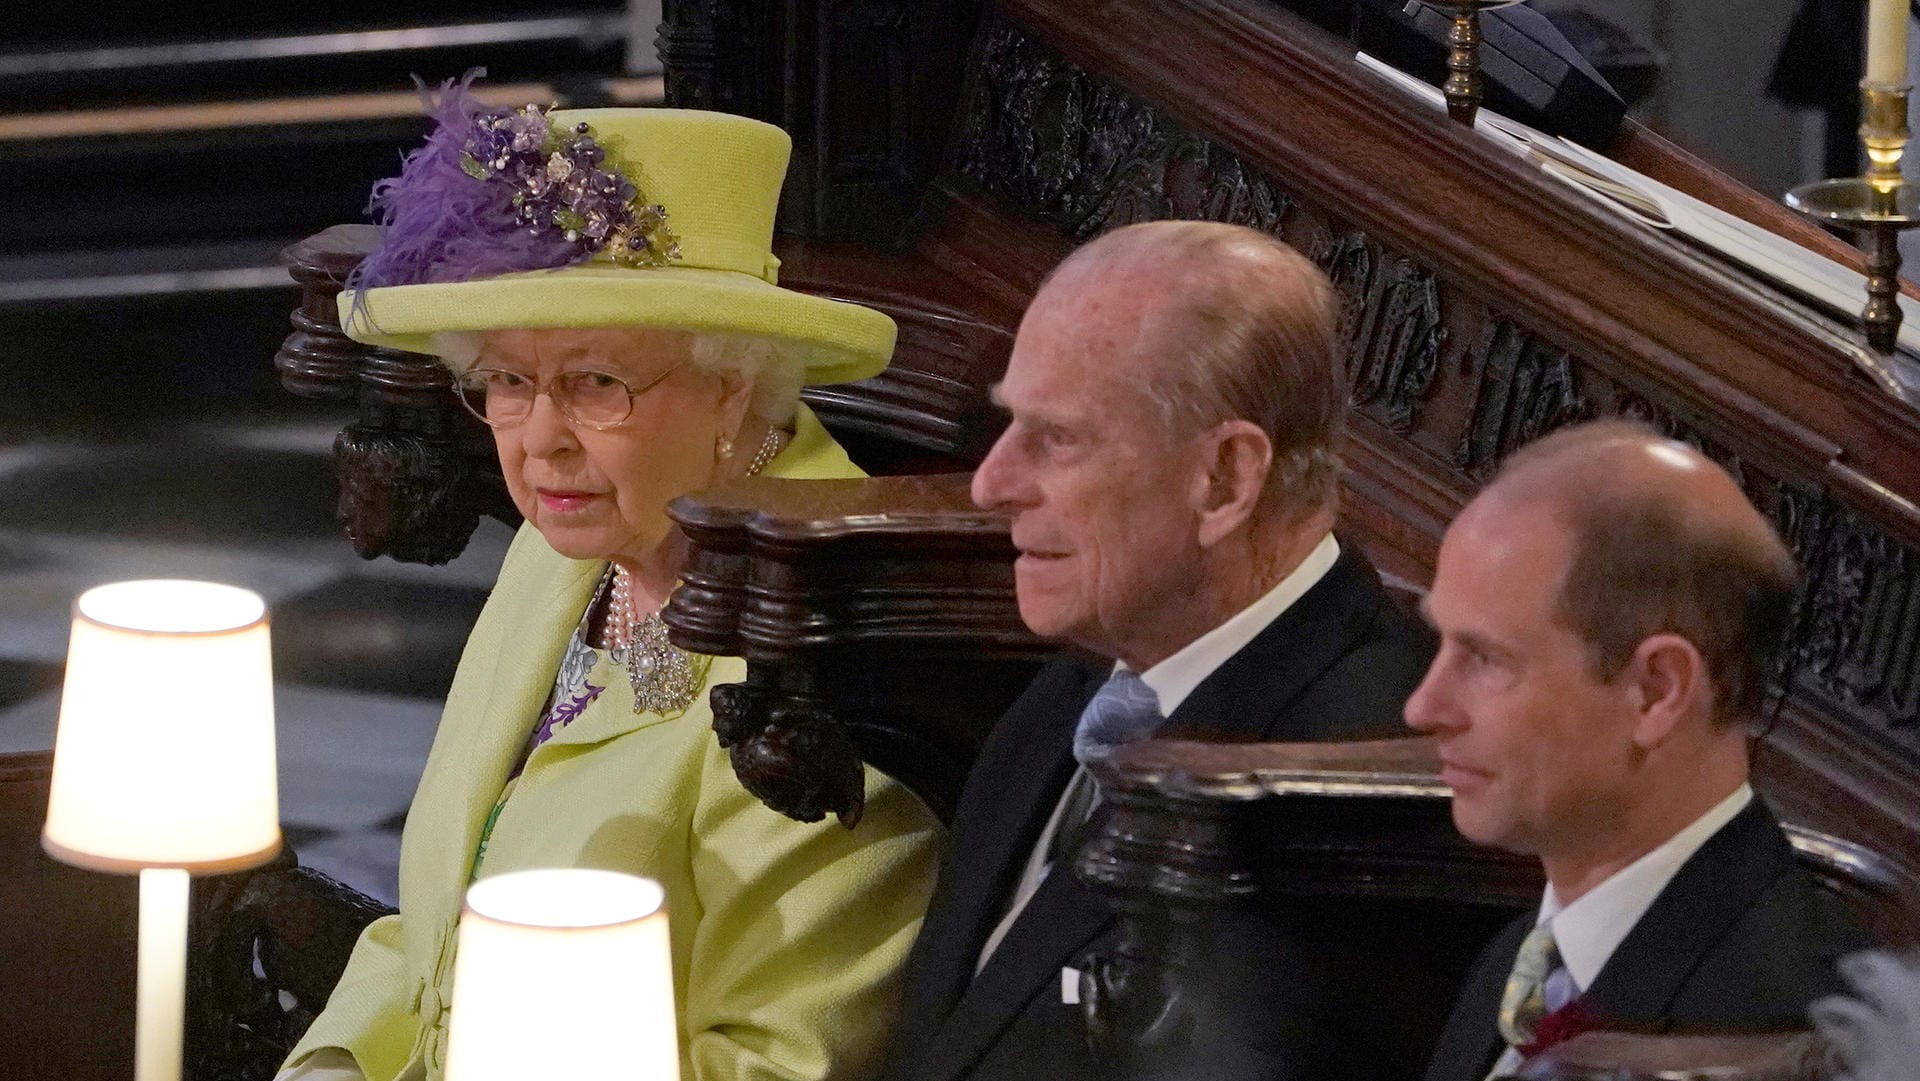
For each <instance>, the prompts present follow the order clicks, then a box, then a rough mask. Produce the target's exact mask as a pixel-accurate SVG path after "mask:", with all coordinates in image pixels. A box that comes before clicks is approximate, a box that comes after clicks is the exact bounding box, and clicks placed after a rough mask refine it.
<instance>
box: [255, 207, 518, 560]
mask: <svg viewBox="0 0 1920 1081" xmlns="http://www.w3.org/2000/svg"><path fill="white" fill-rule="evenodd" d="M377 238H378V233H377V232H376V231H375V229H374V227H372V226H364V225H342V226H335V227H334V228H332V229H328V230H326V231H324V232H322V233H319V234H316V235H315V236H313V237H309V238H308V239H307V240H304V241H302V242H300V243H298V244H295V245H293V246H292V247H290V248H288V249H287V250H286V251H285V252H284V253H282V259H283V260H284V261H285V262H286V264H287V267H288V271H289V273H291V274H292V275H293V278H294V280H295V281H297V282H299V283H300V286H301V291H302V296H301V302H300V307H299V309H298V310H296V311H295V312H294V315H293V326H294V332H293V334H291V335H289V336H288V338H287V341H286V343H285V344H284V345H283V346H282V347H281V349H280V352H279V354H278V355H276V356H275V357H274V366H275V367H276V368H277V369H278V370H279V371H280V378H281V384H282V385H283V386H285V387H286V388H287V389H288V390H290V391H292V392H293V393H295V394H298V395H301V396H302V397H308V398H325V399H346V400H351V401H354V402H355V403H356V404H357V405H358V408H359V419H358V420H357V421H355V422H354V423H352V424H350V425H348V426H347V427H346V428H345V429H344V430H343V431H341V433H340V434H339V436H338V437H336V438H335V440H334V444H333V453H334V466H335V469H336V471H337V473H338V476H339V478H340V501H339V504H338V507H337V510H338V513H339V516H340V521H341V524H342V526H343V527H344V529H345V531H346V534H347V539H348V540H349V541H350V542H351V543H352V545H353V550H354V551H355V552H357V553H359V554H360V556H361V557H362V558H363V559H372V558H374V557H375V556H380V555H386V556H391V557H392V558H394V559H398V560H402V561H404V562H410V563H445V562H447V561H448V560H450V559H452V558H453V557H455V556H457V555H459V554H460V552H461V550H462V549H464V548H465V547H466V545H467V539H468V538H469V537H471V536H472V535H473V530H474V528H475V527H476V526H478V525H479V522H480V515H481V514H482V513H489V514H493V515H495V516H496V517H499V518H501V519H502V520H503V521H507V522H509V523H516V522H518V520H519V515H518V513H517V512H515V511H514V510H513V506H512V503H511V502H510V501H509V500H508V499H507V497H506V488H505V484H504V483H503V482H502V481H501V480H500V472H499V467H498V466H497V465H494V464H493V455H492V440H491V439H490V438H489V437H488V436H486V435H485V428H484V426H483V425H481V424H480V422H479V421H477V420H475V419H474V418H472V417H471V416H468V415H467V413H466V411H465V410H463V409H462V408H461V407H460V406H459V405H458V404H457V403H456V402H455V401H454V399H453V391H452V388H453V381H452V378H451V376H450V375H449V374H448V373H447V370H446V368H445V366H443V365H442V364H441V363H440V362H439V361H438V360H436V359H435V358H433V357H428V356H421V355H419V354H415V353H402V352H398V351H396V350H391V349H374V348H370V347H368V346H364V345H361V344H359V343H358V342H355V341H353V340H352V339H350V338H348V337H347V336H346V335H345V333H343V332H342V331H341V329H340V321H339V316H338V313H337V308H336V306H335V304H336V299H337V298H338V296H339V294H340V290H341V287H342V286H343V285H344V283H345V282H346V278H347V274H348V273H350V272H351V271H352V269H353V268H354V267H355V266H356V265H358V264H359V262H360V260H361V259H362V258H364V257H365V256H366V254H367V253H368V252H369V251H371V250H372V249H373V246H374V245H375V243H377Z"/></svg>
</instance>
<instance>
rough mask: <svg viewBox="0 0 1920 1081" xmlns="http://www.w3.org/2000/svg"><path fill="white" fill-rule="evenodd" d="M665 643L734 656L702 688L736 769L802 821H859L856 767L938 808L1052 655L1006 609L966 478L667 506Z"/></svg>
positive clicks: (1001, 578) (749, 484) (750, 493)
mask: <svg viewBox="0 0 1920 1081" xmlns="http://www.w3.org/2000/svg"><path fill="white" fill-rule="evenodd" d="M672 514H673V517H674V520H675V521H676V522H678V523H679V525H680V527H681V529H682V530H684V531H685V532H686V534H687V539H688V542H689V547H690V549H691V551H692V553H693V554H692V557H691V560H690V562H689V563H688V566H687V568H686V570H685V573H684V574H683V576H682V584H681V587H680V588H679V589H678V590H676V591H675V592H674V595H673V598H672V600H671V601H669V602H668V604H667V607H666V609H665V611H664V613H663V616H664V618H665V619H666V622H667V627H668V629H669V631H670V632H671V633H672V635H673V639H674V641H675V642H677V643H678V644H680V645H681V646H683V647H685V648H687V649H692V650H697V651H699V652H702V653H708V654H713V655H716V656H739V657H744V658H746V660H747V680H746V682H745V683H743V684H738V685H734V686H730V687H717V688H715V689H714V693H713V707H714V710H713V712H714V722H713V723H714V730H715V732H716V733H717V734H718V736H719V738H720V742H721V745H722V746H724V747H726V748H727V750H728V752H729V754H730V756H731V757H732V760H733V765H734V772H735V774H736V775H737V776H738V777H739V778H740V781H741V783H742V784H744V785H746V787H747V789H748V790H749V791H751V792H753V793H754V794H755V795H757V796H759V797H760V798H761V800H763V801H764V802H765V803H766V804H767V805H768V806H770V807H772V808H773V809H774V810H777V811H780V812H781V813H783V814H787V815H790V816H792V817H794V818H798V819H800V820H802V821H807V822H811V821H816V820H818V819H820V818H821V817H823V816H824V815H825V814H827V813H828V812H832V813H833V814H835V815H837V816H839V818H840V821H841V822H842V823H844V824H847V825H852V824H853V823H854V822H856V821H857V820H858V819H859V817H860V810H861V800H862V781H861V772H860V763H861V762H862V761H865V762H868V763H871V764H872V765H874V766H875V767H877V768H879V769H881V770H883V771H885V772H886V773H888V774H890V775H891V776H893V777H896V778H898V779H900V780H901V781H902V782H904V783H905V784H907V785H908V786H909V787H910V788H912V789H913V790H914V791H915V792H917V793H918V794H919V795H920V796H921V798H923V799H924V800H926V802H927V803H928V805H929V806H931V807H932V808H934V810H935V812H936V813H938V814H940V815H941V817H942V818H945V817H947V815H948V814H950V813H951V811H952V808H953V805H954V802H955V801H956V800H957V798H958V796H959V792H960V784H961V782H962V781H964V780H965V778H966V771H967V766H968V765H969V764H970V763H971V762H972V760H973V756H974V753H975V751H976V750H978V747H979V742H980V740H981V739H983V738H984V737H985V735H986V732H987V730H988V729H989V728H990V727H991V725H992V723H993V721H994V720H996V719H998V717H999V715H1000V713H1001V712H1002V711H1003V710H1005V708H1006V707H1007V705H1009V704H1010V703H1011V702H1012V700H1013V698H1014V697H1015V696H1016V695H1017V694H1019V692H1020V691H1021V690H1022V689H1023V688H1024V687H1025V685H1026V682H1027V680H1029V679H1031V678H1032V676H1033V672H1034V670H1035V667H1036V664H1037V662H1038V660H1039V659H1040V658H1042V657H1044V656H1045V655H1046V654H1047V653H1049V652H1051V650H1050V648H1049V647H1048V646H1046V645H1045V644H1044V643H1042V642H1041V641H1039V640H1038V639H1036V638H1035V637H1034V636H1033V635H1032V634H1031V633H1030V632H1029V631H1027V629H1026V628H1025V626H1023V625H1022V624H1021V622H1020V616H1019V613H1018V611H1017V610H1016V609H1015V607H1014V604H1013V592H1012V576H1013V568H1012V559H1013V547H1012V544H1011V542H1010V541H1009V540H1008V537H1007V526H1006V521H1005V519H1003V518H1001V517H999V516H997V515H991V514H987V513H985V512H981V511H978V510H975V509H973V508H972V506H971V504H970V503H969V501H968V498H967V477H965V476H964V475H960V476H955V475H947V476H932V477H893V478H884V479H874V480H868V481H827V480H818V481H779V480H766V479H758V478H756V479H752V480H747V481H743V482H740V483H738V484H734V485H730V486H728V487H727V488H725V489H722V490H720V491H718V492H714V493H708V494H706V495H704V496H702V497H699V498H689V499H682V500H679V501H677V502H676V503H674V505H673V507H672Z"/></svg>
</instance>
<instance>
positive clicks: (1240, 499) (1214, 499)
mask: <svg viewBox="0 0 1920 1081" xmlns="http://www.w3.org/2000/svg"><path fill="white" fill-rule="evenodd" d="M1199 452H1200V466H1201V469H1202V473H1201V475H1200V476H1199V477H1198V478H1196V480H1195V491H1194V510H1195V511H1196V512H1197V513H1198V515H1199V519H1200V536H1199V540H1200V544H1201V546H1202V547H1212V546H1213V545H1215V544H1218V543H1219V542H1220V541H1221V540H1222V539H1224V538H1226V537H1228V536H1231V535H1232V534H1233V533H1234V531H1235V530H1238V529H1239V528H1240V527H1241V526H1243V525H1245V524H1246V522H1247V519H1249V518H1251V517H1252V516H1253V511H1254V508H1255V507H1256V506H1258V505H1259V503H1260V496H1261V493H1262V492H1264V491H1265V490H1266V486H1267V474H1268V473H1269V472H1270V471H1271V470H1272V469H1273V443H1272V442H1271V441H1270V440H1268V439H1267V433H1265V432H1263V431H1261V430H1260V426H1259V425H1257V424H1254V423H1252V422H1251V421H1245V420H1230V421H1226V422H1225V423H1222V424H1216V425H1214V426H1213V427H1212V428H1211V429H1209V430H1208V431H1207V432H1205V433H1204V434H1202V435H1201V436H1200V446H1199Z"/></svg>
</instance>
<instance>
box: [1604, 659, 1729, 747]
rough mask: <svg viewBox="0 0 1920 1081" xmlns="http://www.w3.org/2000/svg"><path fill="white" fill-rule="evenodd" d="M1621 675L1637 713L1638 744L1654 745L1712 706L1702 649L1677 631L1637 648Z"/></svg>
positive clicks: (1635, 734)
mask: <svg viewBox="0 0 1920 1081" xmlns="http://www.w3.org/2000/svg"><path fill="white" fill-rule="evenodd" d="M1620 678H1621V679H1624V680H1628V681H1629V683H1628V685H1627V692H1628V695H1629V700H1630V701H1631V702H1632V704H1633V707H1634V712H1635V719H1634V726H1633V743H1634V746H1636V747H1639V748H1641V749H1643V750H1651V749H1652V748H1654V747H1657V746H1659V745H1660V744H1662V743H1664V742H1666V740H1667V738H1668V737H1669V736H1671V735H1672V734H1673V733H1674V732H1675V731H1676V730H1677V729H1678V728H1679V727H1680V726H1681V724H1682V723H1683V722H1685V721H1687V720H1688V719H1689V718H1694V717H1700V718H1704V717H1705V716H1706V715H1707V714H1708V713H1709V712H1710V711H1711V710H1712V709H1713V690H1712V684H1711V683H1710V681H1709V680H1708V678H1707V663H1706V659H1705V658H1703V657H1701V656H1700V650H1699V649H1698V648H1697V647H1695V646H1694V644H1693V643H1692V642H1690V641H1688V640H1687V639H1685V638H1683V637H1681V636H1680V635H1677V634H1656V635H1652V636H1651V637H1648V638H1647V639H1645V640H1643V641H1642V642H1641V643H1640V647H1639V648H1638V649H1636V650H1634V651H1633V659H1632V660H1631V661H1629V662H1628V663H1627V667H1626V670H1625V671H1623V672H1621V673H1620Z"/></svg>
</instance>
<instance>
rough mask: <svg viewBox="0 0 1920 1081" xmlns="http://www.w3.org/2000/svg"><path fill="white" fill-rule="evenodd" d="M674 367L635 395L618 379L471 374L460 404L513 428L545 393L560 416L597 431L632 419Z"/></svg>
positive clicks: (490, 371)
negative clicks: (637, 400)
mask: <svg viewBox="0 0 1920 1081" xmlns="http://www.w3.org/2000/svg"><path fill="white" fill-rule="evenodd" d="M679 370H680V366H679V365H677V364H676V365H674V366H673V367H671V368H668V369H667V370H666V371H664V372H661V373H660V374H659V375H657V376H654V377H653V379H651V380H649V381H648V382H647V384H646V385H645V386H642V387H640V388H639V389H637V390H636V389H634V388H633V387H631V386H629V385H627V381H626V380H624V379H622V378H620V377H619V376H617V375H610V374H608V373H606V372H595V371H584V370H583V371H573V372H561V373H560V374H559V375H557V376H555V377H554V378H553V379H552V380H551V381H549V382H542V381H541V380H539V379H536V378H533V377H531V376H528V375H525V374H523V373H521V372H513V371H508V370H506V369H505V368H469V369H467V372H466V374H464V375H462V376H461V377H460V385H459V389H460V402H461V404H463V405H465V406H466V407H467V411H468V412H470V413H472V414H473V415H474V416H476V417H479V418H480V419H481V420H483V421H485V422H486V423H487V424H488V426H490V427H494V428H511V427H513V426H514V425H516V424H519V423H520V422H521V421H523V420H526V419H527V416H528V414H530V413H532V412H533V400H534V399H535V398H537V397H539V396H540V392H541V390H542V389H544V390H545V391H546V392H547V395H548V396H549V397H551V398H552V399H553V404H554V405H556V406H558V407H559V409H560V415H561V416H564V417H566V418H567V419H568V420H570V421H572V422H574V423H575V424H579V425H583V426H585V427H588V428H592V429H595V430H596V431H599V430H604V429H607V428H612V427H614V426H615V425H618V424H621V423H623V422H624V421H625V420H626V419H627V418H628V417H629V416H632V415H633V400H634V399H635V398H638V397H639V396H640V395H642V394H645V393H646V392H647V391H649V390H652V389H653V388H654V387H656V386H659V385H660V382H661V381H662V380H664V379H666V377H667V376H669V375H672V374H673V373H674V372H676V371H679Z"/></svg>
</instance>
